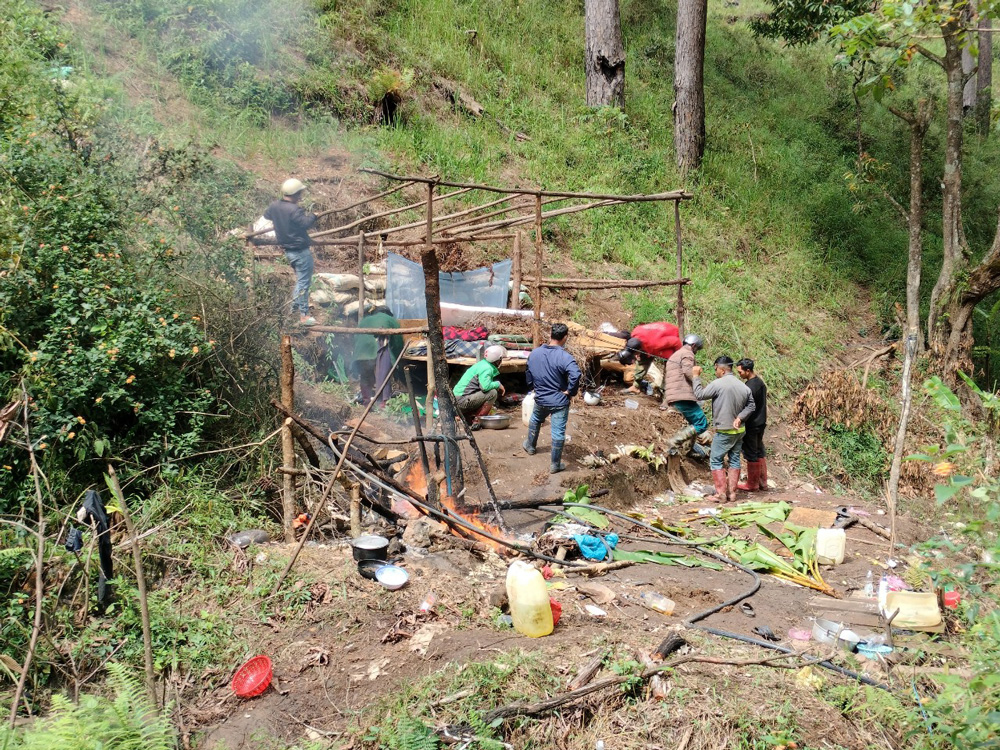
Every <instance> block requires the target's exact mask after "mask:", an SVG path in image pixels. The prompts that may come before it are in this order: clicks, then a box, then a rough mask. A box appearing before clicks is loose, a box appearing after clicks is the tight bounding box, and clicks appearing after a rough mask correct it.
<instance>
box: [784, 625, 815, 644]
mask: <svg viewBox="0 0 1000 750" xmlns="http://www.w3.org/2000/svg"><path fill="white" fill-rule="evenodd" d="M811 638H812V633H811V632H810V631H809V630H807V629H806V628H791V629H790V630H789V631H788V639H789V640H792V641H803V642H806V641H808V640H810V639H811Z"/></svg>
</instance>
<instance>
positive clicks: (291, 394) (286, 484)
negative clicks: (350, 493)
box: [281, 334, 296, 542]
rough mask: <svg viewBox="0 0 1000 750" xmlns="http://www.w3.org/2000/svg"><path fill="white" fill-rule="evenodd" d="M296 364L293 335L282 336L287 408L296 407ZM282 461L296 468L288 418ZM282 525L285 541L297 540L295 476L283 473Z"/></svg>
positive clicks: (283, 398) (283, 431)
mask: <svg viewBox="0 0 1000 750" xmlns="http://www.w3.org/2000/svg"><path fill="white" fill-rule="evenodd" d="M294 383H295V364H294V362H293V360H292V337H291V336H289V335H287V334H286V335H284V336H282V337H281V403H282V404H283V405H284V406H285V408H287V409H289V410H291V409H294V408H295V391H294ZM281 462H282V466H283V468H285V469H294V468H295V446H294V443H293V439H292V427H291V422H290V420H288V419H286V420H285V423H284V424H283V425H282V428H281ZM281 487H282V489H281V525H282V528H283V529H284V531H285V541H286V542H294V541H295V530H294V528H293V527H292V522H293V521H294V519H295V515H296V514H295V478H294V477H293V476H292V475H291V474H288V473H285V474H283V476H282V482H281Z"/></svg>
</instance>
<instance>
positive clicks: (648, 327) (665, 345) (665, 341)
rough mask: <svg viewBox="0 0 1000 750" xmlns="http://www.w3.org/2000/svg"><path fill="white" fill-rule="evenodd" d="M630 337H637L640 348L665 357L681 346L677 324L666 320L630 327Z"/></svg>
mask: <svg viewBox="0 0 1000 750" xmlns="http://www.w3.org/2000/svg"><path fill="white" fill-rule="evenodd" d="M632 338H634V339H639V341H640V342H641V343H642V350H643V351H644V352H645V353H646V354H652V355H653V356H654V357H663V358H664V359H667V358H668V357H669V356H670V355H671V354H673V353H674V352H676V351H677V350H678V349H680V348H681V336H680V331H679V330H678V328H677V326H675V325H674V324H673V323H667V322H666V321H663V322H660V323H643V324H642V325H641V326H636V327H635V328H633V329H632Z"/></svg>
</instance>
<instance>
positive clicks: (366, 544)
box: [351, 534, 389, 562]
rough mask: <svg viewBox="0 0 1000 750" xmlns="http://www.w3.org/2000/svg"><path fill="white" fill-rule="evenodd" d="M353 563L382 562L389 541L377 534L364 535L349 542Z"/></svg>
mask: <svg viewBox="0 0 1000 750" xmlns="http://www.w3.org/2000/svg"><path fill="white" fill-rule="evenodd" d="M351 547H352V548H353V553H354V560H355V562H361V561H362V560H384V559H385V553H386V550H387V549H388V547H389V540H388V539H386V538H385V537H384V536H378V535H377V534H365V535H364V536H359V537H358V538H357V539H352V540H351Z"/></svg>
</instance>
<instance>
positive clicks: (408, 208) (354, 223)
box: [313, 189, 469, 238]
mask: <svg viewBox="0 0 1000 750" xmlns="http://www.w3.org/2000/svg"><path fill="white" fill-rule="evenodd" d="M468 192H469V189H464V190H456V191H455V192H453V193H448V194H447V195H439V196H438V197H436V198H435V199H434V200H435V201H443V200H448V199H449V198H454V197H455V196H456V195H462V194H464V193H468ZM422 205H424V201H418V202H417V203H411V204H410V205H409V206H403V207H402V208H392V209H389V210H388V211H380V212H379V213H377V214H371V215H369V216H363V217H361V218H360V219H358V220H357V221H352V222H351V223H350V224H344V225H343V226H340V227H334V228H333V229H326V230H324V231H322V232H317V233H316V234H314V235H313V237H314V238H315V237H326V236H328V235H331V234H337V233H338V232H346V231H347V230H348V229H354V227H357V226H360V225H361V224H364V223H365V222H368V221H373V220H375V219H383V218H385V217H386V216H394V215H395V214H401V213H404V212H406V211H412V210H413V209H415V208H420V207H421V206H422ZM421 223H422V222H419V221H418V222H416V224H414V226H420V224H421ZM362 234H363V233H362ZM373 234H378V232H377V231H376V232H373Z"/></svg>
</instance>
